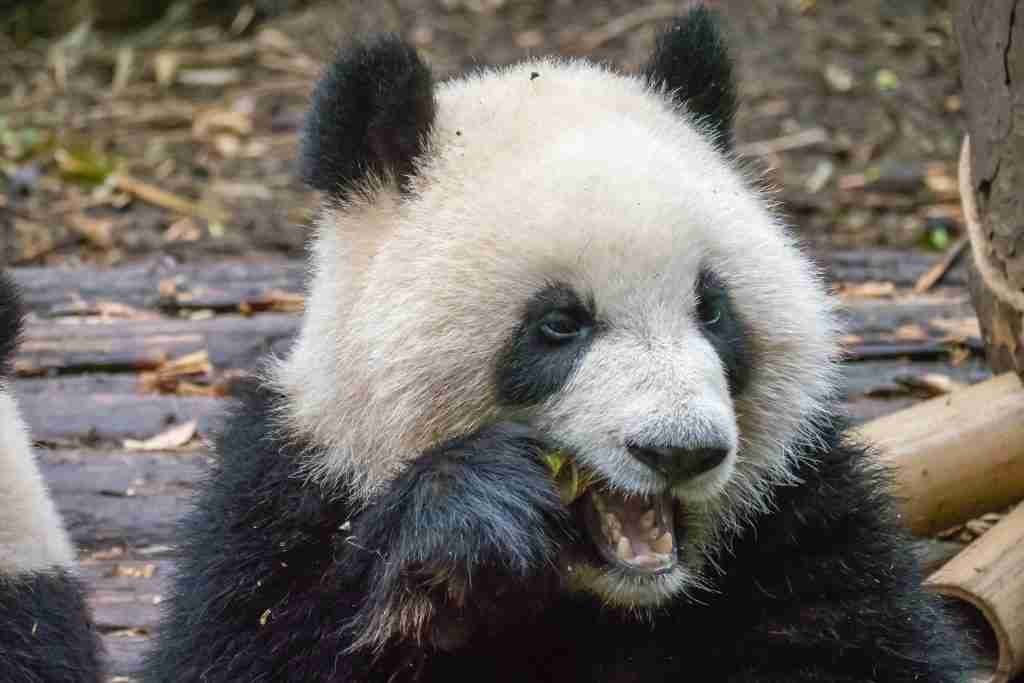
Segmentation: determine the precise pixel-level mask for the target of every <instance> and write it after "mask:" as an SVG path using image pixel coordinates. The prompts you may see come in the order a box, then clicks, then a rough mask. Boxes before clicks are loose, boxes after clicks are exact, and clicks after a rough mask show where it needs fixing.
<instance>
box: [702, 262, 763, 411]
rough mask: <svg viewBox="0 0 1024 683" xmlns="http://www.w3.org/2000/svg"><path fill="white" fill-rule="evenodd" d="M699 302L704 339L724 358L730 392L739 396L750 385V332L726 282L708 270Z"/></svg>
mask: <svg viewBox="0 0 1024 683" xmlns="http://www.w3.org/2000/svg"><path fill="white" fill-rule="evenodd" d="M697 302H698V303H697V317H698V318H699V319H700V321H701V323H702V329H703V331H704V336H705V337H707V339H708V341H710V342H711V345H712V346H713V347H714V348H715V352H716V353H717V354H718V357H719V358H721V360H722V366H723V367H724V368H725V373H726V377H727V378H728V380H729V392H730V393H731V394H732V395H733V396H736V395H738V394H739V393H740V392H742V391H743V389H744V388H746V386H747V384H748V383H749V382H750V373H751V370H752V368H753V365H754V358H753V349H752V347H751V344H750V329H749V328H748V327H747V325H746V324H745V323H744V322H743V319H742V318H741V317H740V316H739V314H738V313H737V311H736V307H735V306H734V305H733V302H732V296H731V295H730V294H729V289H728V288H727V287H726V285H725V283H723V282H722V281H721V279H719V278H718V277H717V276H716V275H715V274H714V273H713V272H711V271H709V270H705V271H703V272H702V273H701V276H700V279H699V280H698V282H697Z"/></svg>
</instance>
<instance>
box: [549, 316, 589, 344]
mask: <svg viewBox="0 0 1024 683" xmlns="http://www.w3.org/2000/svg"><path fill="white" fill-rule="evenodd" d="M538 329H539V330H540V333H541V335H543V337H544V338H545V339H546V340H548V341H551V342H555V343H557V344H564V343H566V342H570V341H572V340H574V339H578V338H579V337H582V336H583V335H585V334H586V331H587V329H588V328H587V326H586V325H584V324H583V323H581V322H580V321H579V320H577V319H576V318H574V317H573V316H571V315H569V314H568V313H566V312H565V311H551V312H550V313H547V314H546V315H545V316H544V317H543V318H541V320H540V325H539V327H538Z"/></svg>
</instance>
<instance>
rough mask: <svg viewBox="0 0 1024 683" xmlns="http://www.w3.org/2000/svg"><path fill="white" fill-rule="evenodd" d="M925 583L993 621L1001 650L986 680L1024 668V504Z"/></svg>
mask: <svg viewBox="0 0 1024 683" xmlns="http://www.w3.org/2000/svg"><path fill="white" fill-rule="evenodd" d="M925 587H926V588H928V589H929V590H932V591H935V592H936V593H939V594H941V595H945V596H948V597H951V598H955V599H957V600H963V601H964V602H966V603H967V604H968V605H970V606H972V607H974V608H975V609H977V610H978V612H980V613H981V616H983V617H984V619H985V621H986V622H987V623H988V625H989V627H990V628H991V630H992V633H993V635H994V637H995V647H994V648H993V649H995V650H996V651H997V652H996V657H995V658H994V659H995V665H994V667H993V670H992V671H991V672H985V673H986V677H985V678H984V679H983V680H986V681H989V682H990V683H1006V682H1007V681H1009V680H1011V679H1012V678H1013V677H1014V676H1016V675H1018V674H1020V673H1024V505H1018V506H1017V508H1016V509H1015V510H1014V511H1013V512H1012V513H1010V514H1009V515H1008V516H1007V517H1005V518H1004V519H1003V520H1002V521H1000V522H999V523H998V524H996V525H995V526H994V527H992V528H991V529H989V530H988V531H987V532H986V533H985V535H983V536H982V537H981V538H979V539H978V540H976V541H975V542H974V543H972V544H971V545H969V546H967V548H966V549H964V550H963V551H962V552H961V553H960V554H958V555H957V556H956V557H954V558H953V559H952V560H950V561H949V562H948V563H947V564H946V565H944V566H943V567H942V568H941V569H939V570H938V571H937V572H935V573H934V574H932V575H931V576H930V577H929V578H928V580H927V581H925Z"/></svg>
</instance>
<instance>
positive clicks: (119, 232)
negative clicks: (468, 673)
mask: <svg viewBox="0 0 1024 683" xmlns="http://www.w3.org/2000/svg"><path fill="white" fill-rule="evenodd" d="M187 4H188V3H185V5H187ZM199 4H200V5H201V4H202V3H199ZM208 4H209V3H208ZM227 4H230V3H225V5H227ZM268 4H269V5H273V4H274V3H268V2H263V3H259V2H257V3H255V7H258V8H263V7H264V6H266V5H268ZM687 4H688V3H685V2H676V3H671V2H632V1H629V0H388V1H386V2H384V1H371V0H351V1H348V2H312V3H310V2H291V3H286V2H281V3H278V5H279V6H278V8H277V11H274V12H266V11H262V10H260V11H254V5H245V4H241V3H239V5H240V9H239V11H237V12H234V11H232V12H230V13H225V12H223V11H221V12H219V13H213V15H211V14H210V13H209V12H207V13H205V14H204V13H198V14H197V13H193V15H191V16H189V15H188V14H187V13H183V12H182V4H181V3H176V4H172V5H171V9H170V10H169V11H168V12H167V14H166V15H165V16H164V18H163V19H160V20H158V21H156V22H155V23H151V24H149V25H147V26H144V27H143V28H142V29H139V30H135V31H132V32H126V31H125V30H123V29H122V30H118V31H117V32H110V31H109V30H101V29H99V28H97V27H96V26H90V25H89V24H87V23H81V24H77V25H75V28H73V29H72V30H71V31H70V32H69V33H66V34H64V35H62V36H59V37H54V38H48V39H43V38H34V39H31V40H25V39H23V37H18V38H16V37H14V36H13V35H12V34H11V33H12V32H10V31H8V33H7V34H4V35H0V170H2V172H0V263H3V262H5V261H6V262H8V263H11V264H16V265H45V264H56V263H68V262H70V263H77V262H88V263H96V264H116V263H121V262H126V261H132V260H134V259H138V258H140V257H143V256H153V255H155V254H165V255H167V256H168V257H170V258H172V259H175V260H181V261H197V260H203V259H223V258H232V257H244V258H253V257H289V256H290V257H297V256H301V254H302V245H303V240H304V237H305V230H304V227H305V226H306V225H307V224H308V220H309V217H310V215H311V210H312V208H313V206H314V202H315V197H314V196H313V195H312V194H310V193H308V192H306V191H305V190H304V189H303V188H302V187H301V186H300V185H299V184H298V183H297V181H296V180H295V175H294V166H293V161H294V156H295V149H296V136H297V131H298V128H299V126H300V125H301V121H302V116H303V112H304V108H305V105H306V101H307V96H308V93H309V90H310V87H311V85H312V82H313V80H314V79H315V77H316V75H317V73H318V70H319V68H320V65H321V64H322V62H323V61H324V60H325V59H327V58H329V56H330V55H331V53H332V51H333V50H334V49H336V48H337V47H338V46H339V45H344V44H346V43H348V42H350V41H351V40H353V39H354V38H356V37H357V36H359V35H365V34H367V33H373V32H379V31H397V32H399V33H401V34H402V35H404V36H405V37H406V38H408V39H409V40H410V41H412V42H413V43H415V44H416V45H418V46H419V47H420V49H421V50H422V51H423V53H424V54H425V56H426V57H427V59H428V60H429V62H430V64H431V65H432V66H433V68H434V69H435V71H436V73H437V74H438V75H439V76H441V77H443V76H447V75H450V74H453V73H456V72H458V71H460V70H463V69H467V68H475V67H478V66H481V65H487V64H503V63H507V62H511V61H514V60H516V59H519V58H522V57H524V56H528V55H536V54H562V55H569V56H589V57H592V58H596V59H601V60H609V61H612V62H614V63H617V64H619V65H621V66H622V67H623V68H625V69H628V70H632V69H636V68H637V66H638V65H639V64H641V63H642V61H643V60H644V58H645V56H646V54H647V53H648V51H649V50H650V47H651V45H652V44H653V38H654V34H655V31H656V29H657V27H658V26H659V25H660V24H661V23H662V21H663V18H664V17H666V16H668V15H670V14H671V13H674V12H676V11H680V10H682V9H684V8H685V7H686V6H687ZM709 4H711V5H714V6H716V7H718V8H719V9H720V10H721V11H722V13H723V14H724V15H725V17H726V19H727V26H728V31H729V34H730V36H731V42H732V45H733V46H734V52H735V54H736V56H737V59H738V62H739V77H740V83H741V96H742V107H741V109H740V112H739V117H738V140H739V145H740V151H741V152H742V153H743V154H744V156H745V157H746V158H748V159H749V160H750V163H751V165H752V166H753V168H754V169H755V170H757V171H762V172H763V173H764V176H763V177H764V178H765V180H766V181H767V182H768V183H769V184H771V185H772V186H775V187H777V188H778V189H779V190H780V194H779V197H778V198H779V200H780V202H781V208H782V210H783V211H784V212H785V214H786V215H787V216H788V218H789V219H790V220H791V222H793V223H794V224H795V225H796V227H797V228H798V229H799V230H800V232H801V234H802V235H803V236H805V237H806V238H807V240H808V241H809V242H810V243H811V244H812V245H814V246H816V247H820V248H822V249H830V248H842V247H860V246H895V247H901V248H903V247H906V248H922V247H923V248H932V249H941V248H943V247H944V246H945V245H946V244H948V243H949V242H950V241H951V240H953V239H955V238H956V237H957V235H958V233H959V232H960V216H959V208H958V203H957V196H956V188H955V182H954V178H955V166H954V160H955V157H956V153H957V149H958V144H959V138H960V130H961V128H960V124H961V115H960V99H959V97H958V95H957V93H958V92H959V83H958V68H957V48H956V41H955V38H954V35H953V32H952V27H951V15H950V8H949V6H948V5H949V3H948V2H946V1H938V0H936V1H929V0H901V2H898V3H893V2H884V1H882V0H849V1H846V2H843V1H838V0H834V1H830V2H826V1H824V0H819V1H815V0H752V1H745V0H718V1H714V2H710V3H709ZM282 7H283V8H284V9H281V8H282ZM69 21H70V20H69Z"/></svg>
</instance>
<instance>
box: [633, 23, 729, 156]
mask: <svg viewBox="0 0 1024 683" xmlns="http://www.w3.org/2000/svg"><path fill="white" fill-rule="evenodd" d="M643 74H644V75H645V76H646V77H647V78H648V79H649V80H650V81H651V82H652V83H654V84H656V85H662V84H663V85H664V86H665V87H666V88H667V89H668V90H669V91H670V92H671V93H672V94H673V96H674V97H675V99H676V101H677V102H679V103H682V104H685V106H686V108H687V109H688V110H689V111H691V112H693V113H694V114H695V115H697V116H698V117H700V118H701V119H703V121H704V123H705V124H707V125H709V126H710V127H711V129H712V130H713V131H714V132H715V133H716V134H717V135H718V137H719V141H720V142H721V143H722V144H723V145H724V146H725V147H726V148H731V147H732V122H733V116H734V115H735V113H736V85H735V82H734V80H733V66H732V60H731V58H730V56H729V51H728V49H727V48H726V45H725V40H724V38H723V36H722V33H721V29H720V28H719V24H718V18H717V16H716V14H715V13H714V12H712V11H711V10H710V9H708V8H707V7H704V6H703V5H698V6H696V7H694V8H693V9H691V10H690V11H689V12H688V13H687V14H685V15H684V16H682V17H679V18H678V19H676V20H675V21H673V22H672V23H671V24H670V25H669V27H668V28H667V29H666V30H665V31H664V32H663V33H662V34H661V35H659V36H658V39H657V42H656V44H655V47H654V54H653V55H651V58H650V60H649V61H648V62H647V64H646V65H645V66H644V68H643Z"/></svg>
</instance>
